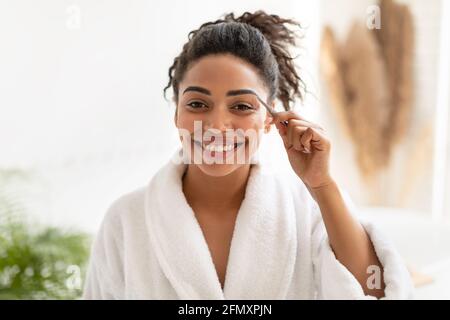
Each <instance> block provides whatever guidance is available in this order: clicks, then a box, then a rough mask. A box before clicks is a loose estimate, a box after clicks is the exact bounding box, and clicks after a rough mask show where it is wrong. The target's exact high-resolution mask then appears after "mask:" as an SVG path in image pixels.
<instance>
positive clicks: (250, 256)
mask: <svg viewBox="0 0 450 320" xmlns="http://www.w3.org/2000/svg"><path fill="white" fill-rule="evenodd" d="M184 170H185V165H183V164H175V163H173V162H169V163H168V164H167V165H166V166H165V167H163V168H162V169H161V170H160V171H159V172H158V173H157V174H156V175H155V176H154V178H153V179H152V181H151V182H150V183H149V186H148V188H147V192H146V221H147V227H148V230H149V236H150V239H151V242H152V248H153V250H154V251H155V253H156V256H157V259H158V262H159V264H160V266H161V268H162V270H163V272H164V274H165V275H166V277H167V279H168V280H169V281H170V283H171V285H172V286H173V288H174V289H175V291H176V292H177V294H178V296H179V298H180V299H283V298H285V296H286V294H287V290H288V286H289V284H290V282H291V278H292V274H293V269H294V265H295V257H296V250H297V236H296V223H295V211H294V207H293V201H292V199H289V197H288V195H289V194H290V193H289V192H284V191H283V188H286V186H285V185H284V184H279V183H277V182H276V181H275V180H274V176H273V175H271V174H266V173H264V172H263V168H262V167H261V165H260V164H257V165H254V166H253V167H252V169H251V174H250V177H249V181H248V184H247V189H246V194H245V199H244V200H243V202H242V205H241V208H240V209H239V212H238V216H237V218H236V224H235V229H234V233H233V238H232V242H231V248H230V254H229V258H228V265H227V270H226V277H225V284H224V289H223V290H222V288H221V286H220V282H219V279H218V276H217V273H216V270H215V267H214V263H213V261H212V257H211V254H210V251H209V248H208V245H207V243H206V240H205V238H204V236H203V233H202V230H201V228H200V226H199V224H198V222H197V219H196V218H195V214H194V212H193V210H192V209H191V207H190V206H189V204H188V203H187V201H186V198H185V196H184V194H183V191H182V183H181V177H182V174H183V172H184Z"/></svg>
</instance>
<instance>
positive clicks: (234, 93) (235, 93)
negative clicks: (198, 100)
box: [183, 86, 258, 97]
mask: <svg viewBox="0 0 450 320" xmlns="http://www.w3.org/2000/svg"><path fill="white" fill-rule="evenodd" d="M188 91H196V92H200V93H203V94H206V95H208V96H210V95H211V91H209V90H208V89H206V88H202V87H197V86H191V87H187V88H186V89H184V91H183V94H185V93H186V92H188ZM242 94H253V95H255V96H258V95H257V94H256V92H255V91H253V90H251V89H239V90H230V91H228V92H227V97H233V96H239V95H242Z"/></svg>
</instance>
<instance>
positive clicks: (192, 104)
mask: <svg viewBox="0 0 450 320" xmlns="http://www.w3.org/2000/svg"><path fill="white" fill-rule="evenodd" d="M187 105H188V106H189V107H190V108H192V109H201V108H203V107H206V104H204V103H203V102H200V101H192V102H189V103H188V104H187Z"/></svg>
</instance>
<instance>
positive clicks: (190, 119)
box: [176, 108, 202, 132]
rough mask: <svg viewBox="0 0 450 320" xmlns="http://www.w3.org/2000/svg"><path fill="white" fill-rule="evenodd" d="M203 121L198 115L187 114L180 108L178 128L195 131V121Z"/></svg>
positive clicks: (177, 121)
mask: <svg viewBox="0 0 450 320" xmlns="http://www.w3.org/2000/svg"><path fill="white" fill-rule="evenodd" d="M198 120H202V119H201V118H200V117H199V115H198V114H195V113H192V112H186V110H183V108H178V114H177V119H176V126H177V128H178V129H185V130H188V131H190V132H193V131H194V121H198Z"/></svg>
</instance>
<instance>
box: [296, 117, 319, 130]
mask: <svg viewBox="0 0 450 320" xmlns="http://www.w3.org/2000/svg"><path fill="white" fill-rule="evenodd" d="M289 124H292V125H294V126H302V127H311V128H314V129H319V130H323V129H322V127H321V126H319V125H318V124H316V123H313V122H310V121H306V120H298V119H291V120H289Z"/></svg>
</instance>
